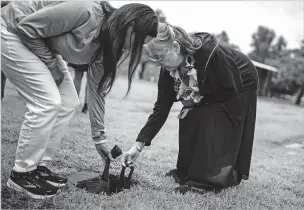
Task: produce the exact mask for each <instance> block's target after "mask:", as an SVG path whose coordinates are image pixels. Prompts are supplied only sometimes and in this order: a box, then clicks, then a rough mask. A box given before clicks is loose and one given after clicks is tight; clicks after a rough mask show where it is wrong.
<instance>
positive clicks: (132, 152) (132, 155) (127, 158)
mask: <svg viewBox="0 0 304 210" xmlns="http://www.w3.org/2000/svg"><path fill="white" fill-rule="evenodd" d="M142 147H143V144H142V143H135V144H134V145H133V147H131V149H129V151H127V152H125V153H124V154H123V155H122V158H121V165H122V166H123V167H128V166H131V165H133V164H134V163H135V161H136V160H137V158H138V156H139V154H140V150H139V149H138V148H142Z"/></svg>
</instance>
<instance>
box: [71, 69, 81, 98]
mask: <svg viewBox="0 0 304 210" xmlns="http://www.w3.org/2000/svg"><path fill="white" fill-rule="evenodd" d="M73 69H74V70H75V76H74V85H75V88H76V92H77V95H78V96H79V93H80V89H81V81H82V78H83V72H82V71H79V70H78V69H77V68H73Z"/></svg>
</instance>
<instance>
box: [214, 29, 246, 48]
mask: <svg viewBox="0 0 304 210" xmlns="http://www.w3.org/2000/svg"><path fill="white" fill-rule="evenodd" d="M215 37H216V38H217V39H218V40H219V42H221V43H222V44H226V45H228V46H230V47H232V48H233V49H235V50H238V51H241V50H240V48H239V46H237V45H235V44H233V43H230V39H229V36H228V34H227V32H226V31H222V32H221V33H219V34H216V35H215Z"/></svg>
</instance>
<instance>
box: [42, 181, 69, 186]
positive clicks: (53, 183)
mask: <svg viewBox="0 0 304 210" xmlns="http://www.w3.org/2000/svg"><path fill="white" fill-rule="evenodd" d="M46 182H47V183H49V184H51V185H53V186H54V187H64V186H66V184H59V183H56V182H51V181H46Z"/></svg>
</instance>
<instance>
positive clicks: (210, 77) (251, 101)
mask: <svg viewBox="0 0 304 210" xmlns="http://www.w3.org/2000/svg"><path fill="white" fill-rule="evenodd" d="M198 35H200V36H201V37H203V46H202V48H201V49H200V50H198V51H197V52H196V54H195V55H194V59H195V64H194V68H196V70H197V77H198V85H199V89H200V94H201V95H202V96H204V98H203V99H202V101H201V102H200V103H199V104H198V105H197V106H196V107H194V108H193V109H192V110H191V111H189V112H188V114H187V115H186V117H185V118H183V119H180V121H179V154H178V160H177V169H176V170H175V173H176V174H179V176H180V178H181V180H183V181H182V183H181V184H187V185H190V186H193V187H197V188H203V189H218V188H220V189H221V188H226V187H229V186H233V185H237V184H239V183H240V182H241V180H242V179H248V177H249V169H250V161H251V154H252V146H253V139H254V130H255V120H256V104H257V86H258V75H257V71H256V68H255V66H254V65H253V63H252V62H251V61H250V59H249V58H247V57H246V56H245V55H244V54H242V53H240V52H238V51H236V50H233V49H231V48H229V47H228V46H225V45H221V44H218V45H216V43H217V41H216V39H215V38H214V37H213V36H212V35H210V34H208V33H199V34H198ZM211 54H212V56H211V57H210V55H211ZM209 57H210V58H209ZM207 63H208V65H206V64H207ZM173 87H174V80H173V78H172V77H171V76H170V75H169V72H168V71H166V70H163V69H162V70H161V72H160V76H159V81H158V97H157V101H156V103H155V105H154V109H153V113H152V114H151V115H150V117H149V119H148V121H147V123H146V125H145V126H144V127H143V128H142V130H141V132H140V133H139V135H138V138H137V141H141V142H145V145H146V146H150V144H151V141H152V139H153V138H154V137H155V135H156V134H157V133H158V131H159V130H160V129H161V127H162V126H163V124H164V123H165V121H166V119H167V117H168V114H169V112H170V109H171V107H172V105H173V103H174V102H176V92H175V91H174V88H173Z"/></svg>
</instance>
